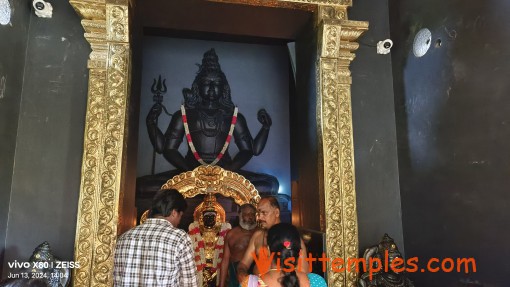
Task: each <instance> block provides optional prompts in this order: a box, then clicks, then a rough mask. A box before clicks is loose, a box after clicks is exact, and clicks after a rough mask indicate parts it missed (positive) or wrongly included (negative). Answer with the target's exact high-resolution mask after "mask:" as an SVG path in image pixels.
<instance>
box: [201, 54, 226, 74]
mask: <svg viewBox="0 0 510 287" xmlns="http://www.w3.org/2000/svg"><path fill="white" fill-rule="evenodd" d="M198 66H199V68H198V75H203V74H209V73H214V72H215V73H219V74H223V72H222V71H221V67H220V62H219V61H218V55H216V51H215V50H214V48H212V49H210V50H209V51H207V52H205V53H204V57H203V58H202V64H201V65H198Z"/></svg>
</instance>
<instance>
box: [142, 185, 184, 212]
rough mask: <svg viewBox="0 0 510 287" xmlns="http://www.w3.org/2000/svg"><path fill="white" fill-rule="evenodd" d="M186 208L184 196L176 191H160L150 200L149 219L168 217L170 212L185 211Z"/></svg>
mask: <svg viewBox="0 0 510 287" xmlns="http://www.w3.org/2000/svg"><path fill="white" fill-rule="evenodd" d="M187 207H188V204H187V203H186V200H185V199H184V196H182V194H181V193H180V192H179V191H177V190H176V189H162V190H160V191H158V193H156V195H155V196H154V198H153V199H152V207H151V212H150V217H155V216H163V217H167V216H170V214H171V213H172V210H174V209H175V211H177V212H181V211H183V212H184V211H185V210H186V208H187Z"/></svg>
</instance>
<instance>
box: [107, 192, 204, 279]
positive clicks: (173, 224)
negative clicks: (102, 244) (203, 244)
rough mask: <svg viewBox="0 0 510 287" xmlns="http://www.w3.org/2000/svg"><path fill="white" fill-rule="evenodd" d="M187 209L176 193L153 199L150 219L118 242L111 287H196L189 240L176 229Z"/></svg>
mask: <svg viewBox="0 0 510 287" xmlns="http://www.w3.org/2000/svg"><path fill="white" fill-rule="evenodd" d="M186 208H187V204H186V201H185V199H184V197H183V196H182V194H181V193H179V192H178V191H177V190H175V189H168V190H160V191H159V192H158V193H157V194H156V196H154V199H153V201H152V207H151V211H150V218H148V219H147V221H146V222H145V223H143V224H141V225H139V226H137V227H135V228H133V229H131V230H129V231H127V232H126V233H124V234H122V235H121V236H120V237H119V238H118V240H117V246H116V249H115V257H114V272H113V276H114V286H122V287H126V286H136V287H141V286H180V287H197V280H196V266H195V262H194V258H193V250H192V244H191V239H190V237H189V236H188V234H187V233H186V232H184V231H183V230H181V229H178V228H177V225H179V223H180V221H181V218H182V214H183V213H184V211H185V210H186Z"/></svg>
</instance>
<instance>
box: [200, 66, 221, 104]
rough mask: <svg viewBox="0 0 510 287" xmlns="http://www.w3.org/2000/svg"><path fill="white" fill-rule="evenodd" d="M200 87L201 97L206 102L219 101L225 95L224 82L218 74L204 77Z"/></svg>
mask: <svg viewBox="0 0 510 287" xmlns="http://www.w3.org/2000/svg"><path fill="white" fill-rule="evenodd" d="M198 86H199V93H200V97H201V98H202V99H203V100H206V101H211V102H215V101H218V100H219V99H220V97H221V95H222V94H223V80H222V79H221V77H220V76H219V75H218V74H217V73H210V74H208V75H206V76H204V77H202V79H200V82H199V83H198Z"/></svg>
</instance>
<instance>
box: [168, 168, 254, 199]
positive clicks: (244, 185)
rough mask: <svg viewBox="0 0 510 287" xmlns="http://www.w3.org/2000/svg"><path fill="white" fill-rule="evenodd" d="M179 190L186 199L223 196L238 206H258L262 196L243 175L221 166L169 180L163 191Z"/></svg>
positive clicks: (189, 172) (195, 171)
mask: <svg viewBox="0 0 510 287" xmlns="http://www.w3.org/2000/svg"><path fill="white" fill-rule="evenodd" d="M170 188H174V189H177V190H178V191H179V192H180V193H182V195H183V196H184V197H185V198H190V197H195V196H197V195H199V194H208V193H214V194H221V195H223V196H225V197H231V198H232V199H234V201H235V203H236V204H238V205H243V204H245V203H251V204H253V205H257V203H258V202H259V200H260V195H259V192H258V191H257V189H255V186H253V184H252V183H251V182H250V181H249V180H247V179H246V178H244V177H243V176H242V175H240V174H238V173H235V172H233V171H228V170H225V169H223V168H221V167H219V166H212V165H203V166H199V167H197V168H195V169H194V170H192V171H188V172H183V173H181V174H178V175H176V176H174V177H172V178H171V179H169V180H168V181H167V182H166V183H165V184H163V186H161V189H170Z"/></svg>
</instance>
